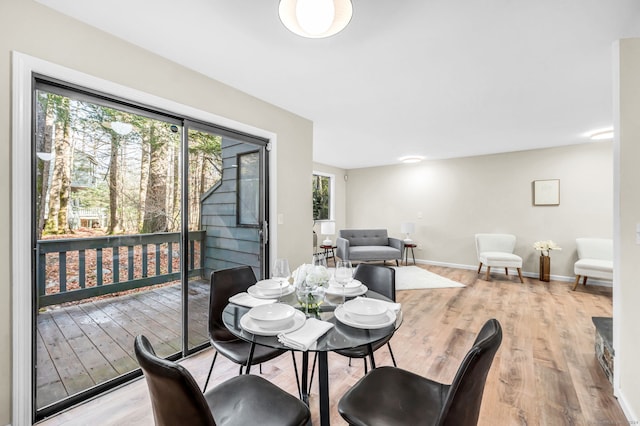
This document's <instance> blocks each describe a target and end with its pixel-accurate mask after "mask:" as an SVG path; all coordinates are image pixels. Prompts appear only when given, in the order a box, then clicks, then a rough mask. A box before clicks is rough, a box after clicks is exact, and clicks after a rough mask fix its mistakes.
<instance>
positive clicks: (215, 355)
mask: <svg viewBox="0 0 640 426" xmlns="http://www.w3.org/2000/svg"><path fill="white" fill-rule="evenodd" d="M217 357H218V351H216V353H215V354H213V361H211V368H209V374H207V381H206V382H204V389H202V392H203V393H204V391H206V390H207V385H208V384H209V379H210V378H211V372H212V371H213V364H215V363H216V358H217Z"/></svg>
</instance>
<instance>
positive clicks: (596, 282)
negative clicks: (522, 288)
mask: <svg viewBox="0 0 640 426" xmlns="http://www.w3.org/2000/svg"><path fill="white" fill-rule="evenodd" d="M416 263H420V264H422V265H431V266H443V267H445V268H455V269H467V270H470V271H476V270H478V265H463V264H460V263H450V262H437V261H434V260H426V259H416ZM522 275H523V276H525V277H528V278H537V277H538V275H539V274H538V272H527V271H522ZM550 278H551V279H552V280H553V281H566V282H574V281H575V279H576V277H575V276H572V277H567V276H566V275H551V276H550ZM588 284H589V285H598V286H602V287H612V286H613V282H612V281H602V280H596V279H594V278H589V281H588Z"/></svg>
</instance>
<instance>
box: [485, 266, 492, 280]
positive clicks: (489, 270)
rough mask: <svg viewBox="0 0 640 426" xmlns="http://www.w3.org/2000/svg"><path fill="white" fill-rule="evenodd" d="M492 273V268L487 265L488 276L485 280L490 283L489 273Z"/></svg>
mask: <svg viewBox="0 0 640 426" xmlns="http://www.w3.org/2000/svg"><path fill="white" fill-rule="evenodd" d="M490 272H491V266H488V265H487V275H485V277H484V279H485V280H487V281H489V273H490Z"/></svg>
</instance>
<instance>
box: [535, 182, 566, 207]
mask: <svg viewBox="0 0 640 426" xmlns="http://www.w3.org/2000/svg"><path fill="white" fill-rule="evenodd" d="M533 205H534V206H559V205H560V179H545V180H534V181H533Z"/></svg>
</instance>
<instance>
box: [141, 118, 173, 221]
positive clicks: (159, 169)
mask: <svg viewBox="0 0 640 426" xmlns="http://www.w3.org/2000/svg"><path fill="white" fill-rule="evenodd" d="M153 126H154V124H152V128H153ZM155 133H156V132H155V131H154V130H151V131H150V138H149V179H148V182H149V183H148V185H147V196H146V199H145V206H144V221H143V225H142V232H143V233H153V232H165V231H166V230H167V182H166V178H167V170H168V155H167V154H168V152H167V151H168V149H167V143H166V141H164V140H162V138H158V137H157V136H156V134H155Z"/></svg>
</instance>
